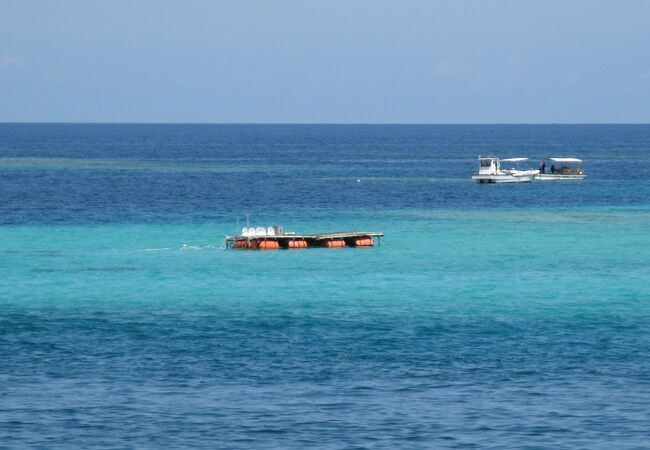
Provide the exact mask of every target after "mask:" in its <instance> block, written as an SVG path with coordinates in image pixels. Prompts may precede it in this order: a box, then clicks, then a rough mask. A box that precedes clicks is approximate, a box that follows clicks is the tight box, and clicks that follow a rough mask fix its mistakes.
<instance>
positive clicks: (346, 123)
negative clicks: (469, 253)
mask: <svg viewBox="0 0 650 450" xmlns="http://www.w3.org/2000/svg"><path fill="white" fill-rule="evenodd" d="M0 125H307V126H309V125H352V126H354V125H445V126H449V125H451V126H454V125H474V126H480V125H486V126H495V125H541V126H547V125H650V121H649V122H108V121H87V122H85V121H81V122H75V121H0Z"/></svg>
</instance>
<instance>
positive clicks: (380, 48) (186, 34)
mask: <svg viewBox="0 0 650 450" xmlns="http://www.w3.org/2000/svg"><path fill="white" fill-rule="evenodd" d="M0 121H3V122H7V121H9V122H13V121H26V122H31V121H43V122H47V121H50V122H52V121H53V122H265V123H269V122H285V123H323V122H328V123H375V122H383V123H524V122H525V123H551V122H552V123H589V122H601V123H602V122H635V123H639V122H650V1H643V0H639V1H618V2H614V1H550V0H544V1H400V2H398V1H390V2H389V1H332V0H327V1H318V2H316V1H298V0H296V1H281V0H277V1H239V0H238V1H233V2H225V1H224V2H217V1H199V0H192V1H171V0H170V1H163V0H157V1H133V0H130V1H60V2H54V1H31V0H2V2H0Z"/></svg>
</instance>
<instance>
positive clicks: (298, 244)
mask: <svg viewBox="0 0 650 450" xmlns="http://www.w3.org/2000/svg"><path fill="white" fill-rule="evenodd" d="M307 247H308V245H307V241H305V240H304V239H296V240H293V241H289V242H288V243H287V248H307Z"/></svg>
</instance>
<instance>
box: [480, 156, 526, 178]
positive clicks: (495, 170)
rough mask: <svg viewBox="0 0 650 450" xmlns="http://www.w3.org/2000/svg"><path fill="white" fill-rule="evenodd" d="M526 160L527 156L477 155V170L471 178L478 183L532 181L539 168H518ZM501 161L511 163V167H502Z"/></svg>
mask: <svg viewBox="0 0 650 450" xmlns="http://www.w3.org/2000/svg"><path fill="white" fill-rule="evenodd" d="M524 161H528V158H507V159H499V158H497V157H494V156H479V157H478V164H479V167H478V172H477V173H475V174H474V175H473V176H472V180H474V181H477V182H478V183H527V182H531V181H533V179H534V178H535V176H536V175H537V174H538V173H539V170H535V169H524V170H522V169H520V168H519V167H518V164H520V163H522V162H524ZM502 163H511V164H512V167H510V168H503V166H502Z"/></svg>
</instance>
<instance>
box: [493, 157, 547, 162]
mask: <svg viewBox="0 0 650 450" xmlns="http://www.w3.org/2000/svg"><path fill="white" fill-rule="evenodd" d="M528 159H529V158H508V159H502V160H501V161H502V162H522V161H528ZM551 159H553V158H551Z"/></svg>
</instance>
